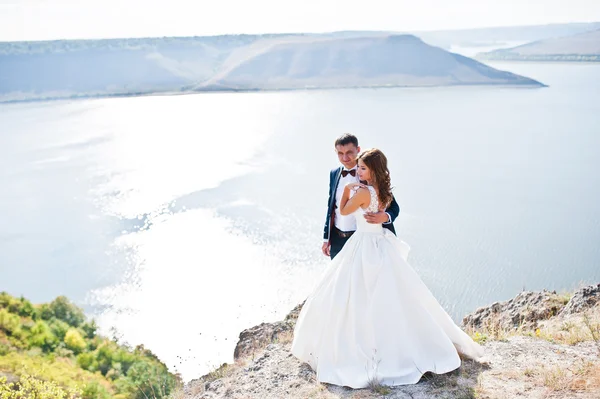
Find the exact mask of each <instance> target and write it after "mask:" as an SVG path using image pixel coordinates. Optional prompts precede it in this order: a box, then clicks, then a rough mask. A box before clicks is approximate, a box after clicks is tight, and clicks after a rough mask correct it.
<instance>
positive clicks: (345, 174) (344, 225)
mask: <svg viewBox="0 0 600 399" xmlns="http://www.w3.org/2000/svg"><path fill="white" fill-rule="evenodd" d="M335 150H336V152H337V156H338V159H339V160H340V163H341V164H342V166H340V167H338V168H335V169H333V170H332V171H331V172H330V173H329V201H328V208H327V219H326V220H325V230H324V232H323V240H324V242H323V248H322V250H323V254H324V255H326V256H330V257H331V259H333V258H335V256H336V255H337V254H338V253H339V252H340V251H341V250H342V247H343V246H344V244H345V243H346V241H348V239H349V238H350V237H351V236H352V234H353V233H354V231H355V230H356V219H355V218H354V216H353V215H347V216H343V215H342V214H340V202H341V201H342V194H343V193H344V187H345V186H346V184H348V183H350V182H356V183H358V181H359V180H358V174H357V173H356V168H357V157H358V153H359V152H360V147H359V146H358V139H357V138H356V136H354V135H352V134H344V135H343V136H341V137H340V138H338V139H337V140H336V141H335ZM399 213H400V207H399V206H398V203H397V202H396V199H395V198H393V197H392V203H391V204H390V206H389V208H387V209H386V210H385V212H377V213H373V212H367V213H365V216H364V217H365V219H366V220H367V222H369V223H375V224H379V223H381V224H383V227H385V228H387V229H389V230H390V231H391V232H392V233H394V234H396V231H395V230H394V224H393V223H394V220H396V218H397V217H398V214H399Z"/></svg>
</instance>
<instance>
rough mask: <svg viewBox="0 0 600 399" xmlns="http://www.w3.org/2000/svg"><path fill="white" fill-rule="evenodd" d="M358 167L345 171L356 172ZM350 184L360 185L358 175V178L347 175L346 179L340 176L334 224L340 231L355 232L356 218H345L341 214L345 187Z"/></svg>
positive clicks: (349, 216)
mask: <svg viewBox="0 0 600 399" xmlns="http://www.w3.org/2000/svg"><path fill="white" fill-rule="evenodd" d="M356 169H357V167H356V166H355V167H354V168H352V169H346V168H344V170H356ZM348 183H358V173H356V176H352V175H351V174H349V173H348V174H347V175H346V177H344V176H341V175H340V182H339V184H338V186H337V190H336V192H335V205H336V207H335V216H334V219H333V221H334V224H335V227H337V228H338V229H340V230H341V231H355V230H356V218H355V217H354V215H346V216H343V215H342V214H341V213H340V204H341V202H342V195H343V194H344V187H346V184H348Z"/></svg>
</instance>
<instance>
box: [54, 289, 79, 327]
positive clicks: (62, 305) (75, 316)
mask: <svg viewBox="0 0 600 399" xmlns="http://www.w3.org/2000/svg"><path fill="white" fill-rule="evenodd" d="M50 310H51V311H52V314H53V315H54V317H56V318H57V319H60V320H62V321H64V322H66V323H68V324H69V325H70V326H73V327H79V326H80V325H81V324H83V322H84V321H85V315H84V314H83V311H82V310H81V309H79V308H78V307H77V306H75V305H73V304H72V303H71V302H70V301H69V300H68V299H67V298H66V297H64V296H59V297H57V298H56V299H55V300H53V301H52V302H51V303H50Z"/></svg>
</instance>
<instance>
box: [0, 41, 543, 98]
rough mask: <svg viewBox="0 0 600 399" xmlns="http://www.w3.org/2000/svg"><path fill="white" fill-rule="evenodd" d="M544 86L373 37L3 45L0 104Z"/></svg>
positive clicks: (416, 44)
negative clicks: (210, 93) (222, 93)
mask: <svg viewBox="0 0 600 399" xmlns="http://www.w3.org/2000/svg"><path fill="white" fill-rule="evenodd" d="M474 84H478V85H481V84H504V85H537V86H539V85H541V84H540V83H539V82H536V81H534V80H531V79H528V78H524V77H521V76H518V75H514V74H512V73H508V72H502V71H498V70H496V69H493V68H490V67H488V66H485V65H483V64H481V63H479V62H477V61H474V60H472V59H470V58H466V57H463V56H460V55H457V54H452V53H449V52H447V51H445V50H442V49H440V48H437V47H433V46H430V45H428V44H425V43H424V42H423V41H421V40H420V39H418V38H417V37H415V36H412V35H383V34H381V33H377V32H372V33H367V34H365V35H364V36H360V35H359V34H358V33H347V34H345V35H340V34H323V35H318V34H297V35H228V36H215V37H193V38H154V39H112V40H86V41H84V40H80V41H53V42H17V43H0V101H4V102H5V101H20V100H32V99H57V98H77V97H89V96H107V95H113V96H114V95H136V94H147V93H157V92H163V93H164V92H188V91H203V90H278V89H305V88H342V87H384V86H432V85H474Z"/></svg>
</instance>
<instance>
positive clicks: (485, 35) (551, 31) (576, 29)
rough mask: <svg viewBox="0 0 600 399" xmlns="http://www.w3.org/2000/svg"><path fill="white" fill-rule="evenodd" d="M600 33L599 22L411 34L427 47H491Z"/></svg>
mask: <svg viewBox="0 0 600 399" xmlns="http://www.w3.org/2000/svg"><path fill="white" fill-rule="evenodd" d="M598 29H600V22H582V23H569V24H549V25H530V26H502V27H494V28H478V29H461V30H446V31H424V32H412V33H413V34H414V35H416V36H418V37H420V38H421V39H423V40H424V41H425V42H426V43H429V44H433V45H435V46H440V47H443V48H450V46H453V45H454V46H472V47H476V46H489V45H492V44H502V43H516V42H520V43H528V42H534V41H539V40H545V39H551V38H556V37H562V36H570V35H576V34H579V33H584V32H590V31H594V30H598Z"/></svg>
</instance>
